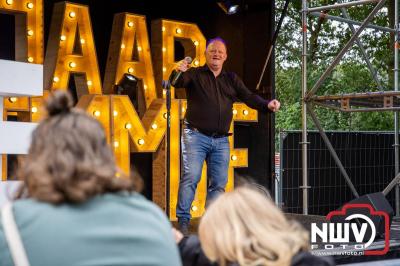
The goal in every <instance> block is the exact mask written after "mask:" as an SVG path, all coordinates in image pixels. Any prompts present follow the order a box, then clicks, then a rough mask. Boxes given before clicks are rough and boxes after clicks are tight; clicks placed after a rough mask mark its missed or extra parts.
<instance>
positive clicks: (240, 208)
mask: <svg viewBox="0 0 400 266" xmlns="http://www.w3.org/2000/svg"><path fill="white" fill-rule="evenodd" d="M199 238H200V242H201V246H202V248H203V250H204V253H205V254H206V256H207V257H208V258H209V259H210V260H212V261H215V262H218V263H219V264H220V265H222V266H224V265H226V264H227V263H230V262H231V263H239V265H242V266H247V265H249V266H250V265H254V266H256V265H257V266H259V265H279V266H282V265H290V263H291V259H292V257H293V256H294V255H295V254H296V253H298V252H299V251H300V250H307V249H308V234H307V232H306V231H305V230H304V229H303V228H302V227H301V226H300V225H299V224H297V223H295V222H290V221H288V220H287V219H286V218H285V216H284V214H283V213H282V212H281V211H280V210H279V209H278V208H277V207H276V206H275V205H274V203H273V202H272V201H271V200H270V199H268V198H267V197H266V196H265V195H264V194H262V193H261V192H260V191H259V190H255V189H253V188H250V187H248V186H245V187H239V188H237V189H235V190H234V191H232V192H228V193H225V194H223V195H221V196H220V197H218V198H217V199H216V200H215V202H213V203H212V204H211V206H210V207H209V208H208V209H207V211H206V213H205V214H204V216H203V218H202V219H201V221H200V225H199Z"/></svg>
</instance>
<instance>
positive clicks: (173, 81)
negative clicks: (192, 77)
mask: <svg viewBox="0 0 400 266" xmlns="http://www.w3.org/2000/svg"><path fill="white" fill-rule="evenodd" d="M183 60H185V61H186V62H187V63H188V64H191V63H192V58H191V57H190V56H186V57H185V59H183ZM181 75H182V71H179V70H174V71H173V72H172V74H171V85H172V86H174V87H175V84H176V82H177V81H178V79H179V77H180V76H181Z"/></svg>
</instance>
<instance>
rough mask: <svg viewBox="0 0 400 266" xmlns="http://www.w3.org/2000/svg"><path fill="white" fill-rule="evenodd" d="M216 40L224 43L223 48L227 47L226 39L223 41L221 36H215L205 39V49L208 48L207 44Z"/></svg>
mask: <svg viewBox="0 0 400 266" xmlns="http://www.w3.org/2000/svg"><path fill="white" fill-rule="evenodd" d="M216 41H219V42H222V43H223V44H224V45H225V48H227V46H226V41H225V40H224V39H222V38H221V37H215V38H212V39H209V40H208V41H207V44H206V49H207V48H208V46H209V45H210V44H212V43H213V42H216Z"/></svg>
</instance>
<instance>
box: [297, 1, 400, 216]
mask: <svg viewBox="0 0 400 266" xmlns="http://www.w3.org/2000/svg"><path fill="white" fill-rule="evenodd" d="M372 2H377V1H375V0H361V1H353V2H348V3H340V4H335V5H328V6H323V7H314V8H309V9H307V0H302V10H301V12H302V43H303V51H302V84H301V89H302V99H301V104H302V142H301V144H302V179H303V185H302V186H301V188H302V190H303V214H308V189H309V186H308V165H307V148H308V147H307V145H308V144H309V143H308V142H307V113H309V114H310V116H311V118H312V120H313V121H314V123H315V125H316V127H317V128H318V130H319V132H320V135H321V137H322V138H323V140H324V141H325V144H326V145H327V147H328V150H329V151H330V153H331V155H332V156H333V158H334V160H335V162H336V164H337V165H338V166H339V169H340V171H341V172H342V174H343V175H344V177H345V179H346V182H347V184H348V186H349V187H350V189H351V191H352V192H353V194H354V195H355V196H356V197H359V195H358V192H357V190H356V189H355V187H354V185H353V183H352V182H351V179H350V177H349V176H348V174H347V172H346V170H345V169H344V167H343V165H342V163H341V161H340V158H339V157H338V156H337V154H336V152H335V150H334V148H333V146H332V145H331V143H330V141H329V138H328V137H327V136H326V134H325V132H324V130H323V128H322V126H321V124H320V123H319V120H318V118H317V116H316V114H315V112H314V111H313V104H316V105H321V106H324V107H328V108H333V109H336V110H339V111H350V112H360V111H373V110H376V111H382V110H391V111H395V121H394V122H395V144H394V146H395V172H396V175H395V178H394V179H393V180H392V181H391V182H390V183H389V184H388V186H387V187H386V188H385V189H384V190H383V194H384V195H387V194H388V193H389V192H390V191H391V189H393V187H396V216H399V209H400V207H399V202H400V193H399V192H400V191H399V190H400V189H399V184H400V173H399V163H400V162H399V124H398V113H397V110H399V109H398V108H399V107H394V106H393V102H394V101H393V97H392V98H391V99H390V100H389V101H390V103H389V104H387V103H386V101H388V100H387V99H385V103H384V105H383V107H381V108H376V107H373V108H364V109H363V108H360V109H351V108H350V107H349V106H342V107H346V108H340V107H338V106H337V104H336V105H335V103H333V104H332V105H329V104H326V103H322V102H318V99H317V98H319V96H315V93H316V91H317V90H318V89H319V88H320V86H321V85H322V83H323V82H324V81H325V79H326V78H327V76H328V75H329V74H330V73H331V72H332V70H333V69H334V67H335V66H336V65H337V64H338V63H339V61H340V60H341V59H342V58H343V56H344V54H345V53H346V52H347V50H348V49H349V48H350V47H351V46H352V45H353V43H354V41H357V43H358V45H359V46H360V48H361V50H362V52H363V55H364V58H365V59H366V61H367V63H368V62H369V60H368V57H367V56H366V53H365V51H364V50H363V49H362V45H361V43H360V42H359V40H358V36H359V35H360V34H361V32H362V31H363V30H364V29H365V28H367V27H369V28H374V29H377V30H381V31H386V32H395V33H396V34H395V47H394V50H395V51H394V61H395V62H394V64H395V67H394V90H395V92H389V93H393V94H397V93H398V49H399V47H400V44H399V33H400V31H399V28H400V25H399V21H398V0H395V29H394V30H392V29H389V28H386V27H380V26H376V25H371V24H369V22H370V21H371V20H372V19H373V18H374V17H375V15H376V13H377V12H378V11H379V10H380V9H381V8H382V7H383V5H384V3H385V0H379V2H378V4H377V5H376V6H375V7H374V9H373V10H372V11H371V12H370V14H369V15H368V16H367V18H366V19H365V20H364V21H363V22H362V23H359V22H356V21H352V20H350V19H349V16H348V14H347V12H346V10H344V9H342V12H343V16H345V17H346V18H340V17H334V16H329V15H325V14H324V15H323V17H326V18H328V19H332V20H337V21H343V22H346V23H348V24H349V26H350V28H351V30H352V33H353V35H352V37H351V38H350V40H349V41H348V42H347V43H346V45H345V46H344V47H343V48H342V50H341V51H340V52H339V53H338V55H337V56H336V57H335V59H334V60H333V61H332V62H331V64H330V65H329V66H328V68H327V69H326V70H325V72H324V73H323V74H322V75H321V76H320V78H319V79H318V81H317V82H316V83H315V84H314V86H313V87H312V89H311V90H310V91H307V15H308V13H309V14H310V15H313V16H318V17H321V14H319V13H316V12H315V11H324V10H329V9H337V8H344V7H349V6H354V5H362V4H367V3H372ZM354 24H355V25H360V27H359V28H358V29H357V30H355V29H354V27H353V25H354ZM368 65H369V68H370V71H371V74H372V76H373V77H374V79H375V80H376V81H377V80H378V79H377V77H376V72H375V71H374V70H373V68H372V65H371V64H368ZM377 84H378V86H380V83H379V82H377ZM367 94H368V93H367ZM384 94H386V92H384ZM357 96H358V97H357V98H363V97H365V96H369V97H370V95H362V96H361V95H357ZM360 96H361V97H360ZM385 96H387V95H385ZM328 97H330V96H328ZM335 97H336V99H337V100H339V99H341V100H342V99H343V95H342V96H335ZM394 97H396V96H394ZM333 98H334V97H333ZM351 98H352V97H351ZM366 98H368V97H366ZM319 100H322V99H319ZM324 100H329V99H324ZM347 104H348V105H350V101H349V100H348V101H347ZM359 104H360V103H359ZM308 105H310V106H308Z"/></svg>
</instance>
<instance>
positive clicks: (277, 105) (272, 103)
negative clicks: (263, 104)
mask: <svg viewBox="0 0 400 266" xmlns="http://www.w3.org/2000/svg"><path fill="white" fill-rule="evenodd" d="M279 108H281V103H280V102H279V101H278V100H275V99H273V100H271V101H270V102H269V103H268V109H269V110H271V111H272V112H274V113H275V112H276V111H278V110H279Z"/></svg>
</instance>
